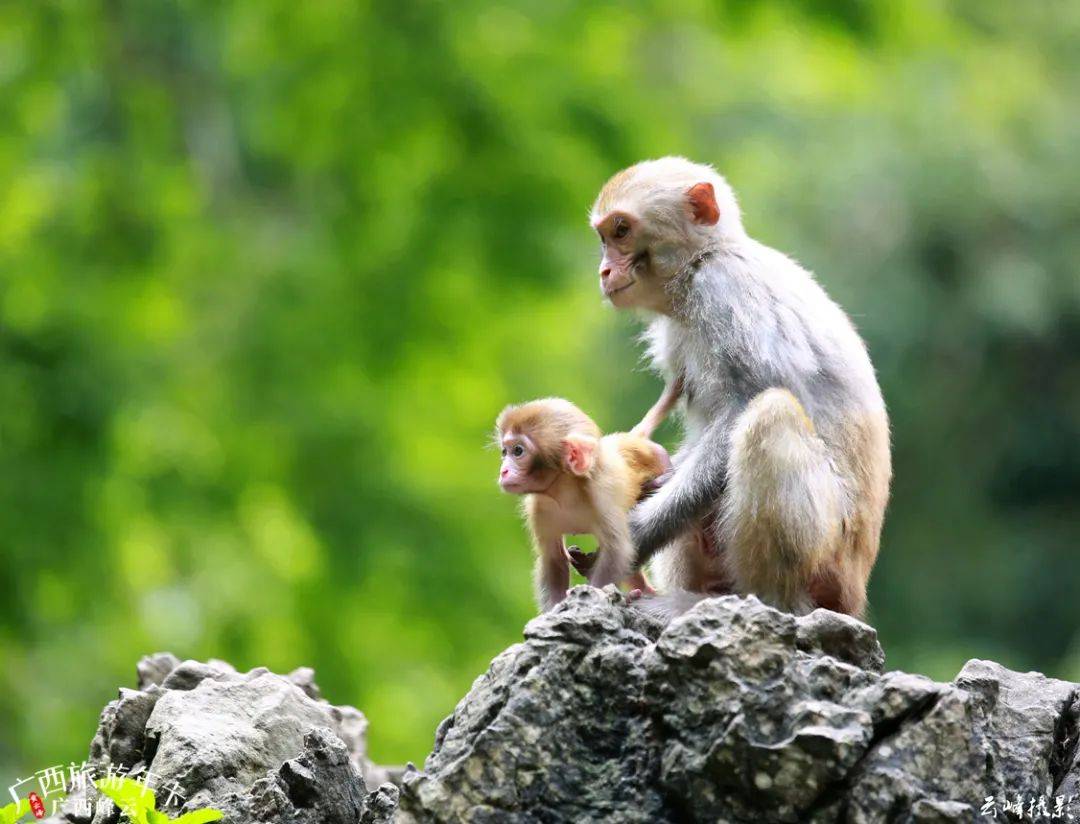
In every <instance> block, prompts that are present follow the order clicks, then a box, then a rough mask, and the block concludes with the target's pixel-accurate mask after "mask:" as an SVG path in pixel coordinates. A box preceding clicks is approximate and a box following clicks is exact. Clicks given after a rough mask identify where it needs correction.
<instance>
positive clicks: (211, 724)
mask: <svg viewBox="0 0 1080 824" xmlns="http://www.w3.org/2000/svg"><path fill="white" fill-rule="evenodd" d="M137 670H138V677H139V689H138V690H130V689H121V690H120V696H119V698H117V700H115V701H113V702H111V703H110V704H108V705H107V706H106V707H105V709H104V711H103V712H102V714H101V722H100V724H99V726H98V731H97V734H96V735H95V736H94V740H93V742H92V743H91V745H90V758H89V759H88V763H89V764H90V765H91V766H92V767H93V768H94V772H95V775H96V776H104V775H107V774H109V771H110V768H111V769H112V770H114V771H116V772H120V773H122V774H126V775H130V776H131V777H133V778H136V779H143V780H147V776H152V778H151V779H150V780H149V781H148V783H149V784H150V785H151V786H152V787H155V788H165V787H168V788H170V789H169V791H168V793H166V792H164V791H162V789H158V792H157V796H158V800H159V807H161V806H164V805H163V804H162V803H161V802H163V801H165V802H167V800H168V798H169V797H170V796H172V795H173V788H174V787H175V790H176V791H175V796H176V798H177V799H183V803H182V810H177V809H175V808H174V809H171V810H170V809H166V810H165V811H166V812H169V813H171V814H173V815H175V814H176V813H177V812H179V811H189V810H194V809H200V808H203V807H214V808H217V809H220V810H222V811H223V812H224V813H225V814H226V818H225V820H226V821H228V822H231V823H232V824H248V823H249V822H252V823H253V822H275V823H276V822H282V824H356V822H360V821H362V822H364V824H380V822H387V821H389V820H391V818H392V815H393V808H394V807H395V806H396V801H397V794H398V790H397V787H396V786H394V785H393V784H388V783H387V784H383V786H381V787H379V788H378V789H377V790H376V791H374V792H371V793H368V791H367V787H368V786H375V785H378V784H379V783H381V782H384V781H385V780H386V779H387V777H388V772H387V771H386V770H385V769H383V768H381V767H378V766H376V765H375V764H373V763H372V762H371V761H370V760H369V759H368V758H367V751H366V730H367V721H366V719H365V718H364V716H363V715H362V714H361V713H360V712H359V711H358V710H356V709H354V708H352V707H335V706H332V705H331V704H328V703H327V702H326V701H323V700H322V698H321V696H320V694H319V689H318V687H317V686H316V685H315V681H314V674H313V673H312V671H311V670H309V669H300V670H297V671H296V672H294V673H292V674H290V675H288V676H282V675H275V674H273V673H271V672H269V671H268V670H266V669H261V668H260V669H255V670H252V671H251V672H249V673H245V674H241V673H238V672H236V670H235V669H233V668H232V667H231V666H229V665H228V664H226V663H224V662H222V661H210V662H209V663H205V664H203V663H199V662H197V661H183V662H181V661H179V660H178V659H177V658H176V657H174V656H172V655H170V654H168V653H161V654H158V655H154V656H150V657H149V658H144V659H143V660H142V661H140V662H139V665H138V668H137ZM86 792H89V793H90V794H91V796H93V797H94V798H93V799H92V800H94V801H95V802H96V790H94V789H93V788H88V789H87V790H86ZM388 800H389V801H390V802H393V803H388ZM76 802H77V798H74V797H73V798H72V799H70V800H69V802H68V803H66V804H65V805H64V807H63V809H62V815H61V816H60V818H58V819H57V821H66V822H74V823H75V824H90V822H92V824H112V822H115V821H116V820H117V818H118V814H117V813H116V811H115V810H113V811H111V812H110V811H109V810H108V808H107V807H106V806H104V805H100V806H99V805H97V804H96V803H95V804H94V805H93V809H94V810H95V813H94V817H93V818H89V817H86V816H85V815H83V814H81V812H80V810H79V805H78V804H77V803H76ZM177 806H180V804H179V802H178V803H177Z"/></svg>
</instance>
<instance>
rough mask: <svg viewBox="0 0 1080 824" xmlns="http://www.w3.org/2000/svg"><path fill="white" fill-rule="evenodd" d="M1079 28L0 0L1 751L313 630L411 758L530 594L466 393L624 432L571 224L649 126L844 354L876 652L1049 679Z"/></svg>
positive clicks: (1064, 449)
mask: <svg viewBox="0 0 1080 824" xmlns="http://www.w3.org/2000/svg"><path fill="white" fill-rule="evenodd" d="M1078 35H1080V11H1078V10H1077V8H1076V6H1075V4H1073V5H1070V4H1064V3H1042V2H1039V3H1032V4H1014V3H1008V2H985V0H978V2H976V0H963V1H962V2H957V3H953V4H949V5H947V6H946V5H942V4H938V3H933V2H929V0H906V2H900V3H888V4H886V3H861V2H860V3H856V2H849V3H842V4H833V3H822V2H816V0H809V1H806V0H773V2H764V3H743V2H736V1H735V0H728V2H716V3H704V2H701V3H691V4H683V5H681V6H680V8H679V10H678V11H675V10H674V7H670V6H666V5H664V4H660V3H638V4H630V5H627V4H620V5H615V4H610V3H594V4H569V3H548V4H542V5H541V4H532V3H526V2H504V3H494V4H493V3H486V2H483V3H482V2H471V0H464V1H463V2H458V3H454V4H452V5H447V4H439V3H417V2H413V3H409V2H406V3H402V2H396V3H387V2H380V1H379V0H375V1H374V2H368V3H344V2H340V3H335V2H321V3H308V4H303V3H300V4H297V3H286V2H276V0H275V1H274V2H265V3H253V2H231V3H207V2H180V3H175V4H169V5H160V4H159V5H156V6H147V5H140V4H135V3H128V2H110V3H70V2H65V1H64V0H43V2H39V3H31V4H21V5H7V6H5V7H4V8H3V10H2V11H0V124H2V125H0V184H2V185H0V400H2V401H3V402H2V403H0V523H3V526H4V529H3V531H2V532H0V562H2V564H3V570H4V574H3V576H0V598H2V599H3V602H4V603H5V604H6V605H8V607H7V608H6V609H5V611H4V614H3V616H2V617H0V661H2V662H3V668H2V673H0V729H3V730H4V732H3V734H2V735H0V768H3V769H4V770H5V771H6V772H10V773H12V774H15V773H18V772H19V770H20V769H22V770H24V771H25V770H27V769H30V770H31V771H32V770H33V769H37V768H38V767H41V766H43V765H45V764H47V763H53V762H55V761H58V760H66V759H69V758H70V759H74V758H78V757H81V756H82V754H83V753H84V751H85V747H86V742H87V741H88V740H89V738H90V735H91V732H92V729H93V725H94V722H95V719H96V714H97V711H98V709H99V708H100V706H101V705H102V703H103V702H104V701H105V700H107V699H108V698H109V697H111V695H112V694H113V690H114V688H115V686H116V685H117V684H118V683H128V682H129V681H130V680H131V669H132V664H133V662H134V661H135V660H136V659H137V658H138V656H139V655H141V654H143V653H145V652H150V651H153V650H155V649H159V648H172V649H173V651H174V652H176V653H177V654H179V655H182V656H191V657H203V658H205V657H210V656H217V657H223V658H227V659H229V660H231V661H232V662H233V663H235V664H236V665H238V666H241V667H251V666H256V665H267V666H271V667H274V668H276V669H279V670H288V669H291V668H293V667H295V666H299V665H301V664H305V665H312V666H314V667H316V669H317V670H318V672H319V677H320V682H321V684H322V686H323V688H324V692H325V693H326V694H327V695H328V696H329V697H330V698H331V699H332V700H334V701H336V702H351V703H355V704H356V705H357V706H359V707H361V708H362V709H364V710H365V712H367V713H368V714H369V716H370V717H371V721H372V727H371V737H372V748H373V755H374V756H375V757H376V758H377V759H380V760H384V761H403V760H405V759H412V760H414V761H419V760H420V759H421V758H422V757H423V755H424V754H425V753H426V752H427V750H428V749H429V747H430V744H431V741H432V736H433V731H434V728H435V726H436V724H437V722H438V720H439V719H440V718H441V717H442V716H444V715H445V714H446V713H447V712H449V711H450V709H451V708H452V707H453V704H454V702H455V701H456V700H457V698H458V697H460V696H461V695H462V694H463V693H464V692H465V690H466V689H467V687H468V685H469V683H470V682H471V680H472V679H473V678H474V677H475V676H476V675H477V674H479V673H480V672H481V671H482V670H483V668H484V667H485V666H486V664H487V661H488V660H489V659H490V657H491V656H492V655H494V654H495V653H496V652H498V651H499V650H501V649H502V648H503V647H505V646H506V645H507V644H509V643H511V642H513V641H515V640H517V639H518V638H519V637H520V630H521V626H522V623H523V622H524V621H525V620H526V619H527V618H528V617H529V616H530V615H531V614H532V612H533V607H532V604H531V600H530V588H529V567H530V557H529V550H528V547H527V542H526V540H525V538H524V535H523V533H522V531H521V527H520V524H519V521H518V516H517V512H516V507H515V504H514V502H513V501H511V500H510V499H508V498H505V497H501V496H500V495H499V494H498V492H497V488H496V486H495V483H494V473H495V471H496V463H495V460H494V456H493V455H492V453H491V452H490V451H488V450H486V449H485V448H484V447H485V444H486V442H487V439H488V435H489V431H490V427H491V426H492V423H493V420H494V416H495V414H496V413H497V412H498V410H499V409H500V408H501V407H502V406H503V405H504V404H505V403H507V402H511V401H518V400H522V399H525V398H529V397H536V396H541V395H549V394H559V395H565V396H567V397H570V398H572V399H574V400H575V401H577V402H578V403H580V404H581V405H582V406H583V407H584V408H585V409H587V410H588V411H589V412H590V413H592V414H593V415H594V416H595V417H596V418H597V419H598V421H600V422H601V424H602V425H603V426H605V427H607V428H609V429H616V428H624V427H627V426H629V425H631V424H632V423H633V422H635V421H636V420H637V419H638V417H639V416H640V414H641V412H642V411H643V410H644V409H646V408H647V407H648V405H649V403H650V402H651V401H652V399H653V397H654V394H655V393H656V392H657V391H658V389H659V386H658V383H657V382H656V381H655V380H653V379H652V378H650V377H648V376H646V375H645V374H644V373H643V372H642V371H641V370H640V369H639V368H638V357H639V352H638V349H637V348H636V346H635V344H634V342H633V335H634V333H635V331H636V328H637V327H636V325H635V324H634V322H633V321H632V320H631V319H630V318H626V317H622V316H616V315H615V314H614V313H612V312H611V311H609V310H607V309H605V307H603V306H602V305H601V302H600V300H599V295H598V291H597V288H596V285H595V283H594V274H593V273H594V270H595V263H596V249H595V243H594V240H593V238H592V235H591V233H590V231H589V230H588V227H587V225H586V221H585V215H586V211H587V209H588V206H589V205H590V202H591V199H592V197H593V196H594V194H595V192H596V190H597V189H598V187H599V186H600V184H601V183H602V182H603V181H604V179H605V178H606V177H607V176H608V175H609V174H611V173H612V172H614V171H615V170H616V169H618V168H619V167H621V166H624V165H627V164H629V163H631V162H634V161H636V160H639V159H642V158H645V157H655V156H658V155H662V154H667V153H682V154H686V155H689V156H691V157H694V158H695V159H699V160H703V161H707V162H713V163H715V164H717V166H718V168H719V169H720V170H721V171H722V172H723V173H724V174H726V175H727V176H728V177H729V179H730V180H731V182H732V184H733V185H734V186H735V188H736V190H737V192H738V193H739V194H740V198H741V202H742V205H743V208H744V213H745V217H746V221H747V224H748V227H749V228H750V230H751V232H752V233H753V234H755V235H756V236H758V237H759V238H760V239H762V240H763V241H765V242H768V243H770V244H772V245H775V246H777V247H779V248H781V249H784V250H786V251H789V252H791V253H793V254H795V255H796V256H797V257H799V258H800V260H802V261H803V262H804V263H806V264H807V265H809V266H810V267H811V268H813V269H814V270H815V271H816V272H818V273H819V277H820V278H821V280H822V281H823V283H824V284H825V285H826V287H827V288H828V289H829V290H830V292H831V293H832V294H833V295H834V296H835V297H836V298H837V299H838V300H840V302H841V303H842V304H843V305H844V306H845V307H846V308H847V309H848V310H849V311H850V312H851V313H852V315H853V316H854V318H855V320H856V322H857V324H858V325H859V327H860V329H861V330H862V332H863V333H864V335H865V336H866V338H867V340H868V342H869V344H870V348H871V351H872V354H873V356H874V359H875V363H876V365H877V367H878V370H879V373H880V376H881V379H882V383H883V386H884V390H885V394H886V398H887V400H888V402H889V405H890V408H891V410H892V415H893V429H894V440H895V444H896V483H895V489H894V496H893V503H892V507H891V510H890V513H889V516H888V520H887V525H886V535H885V541H884V548H883V551H882V555H881V559H880V563H879V566H878V568H877V571H876V573H875V577H874V580H873V582H872V588H871V601H872V619H873V620H874V622H875V623H876V624H877V626H878V627H879V629H880V631H881V634H882V638H883V641H884V643H885V646H886V649H887V650H888V653H889V656H890V664H891V665H892V666H897V667H909V668H914V669H923V670H924V671H928V672H930V674H932V675H935V676H938V677H948V676H950V675H951V674H952V672H953V671H954V670H955V669H957V668H958V667H959V666H960V664H961V663H962V661H963V660H964V659H965V658H967V657H971V656H977V655H982V656H992V657H996V658H999V659H1000V660H1003V662H1004V663H1006V664H1007V665H1011V666H1014V667H1019V668H1027V667H1038V668H1041V669H1044V670H1048V671H1050V672H1052V673H1058V674H1061V675H1067V676H1071V677H1074V678H1076V677H1080V655H1077V653H1076V649H1077V646H1076V644H1077V641H1076V626H1077V621H1078V618H1080V606H1078V602H1077V599H1076V598H1075V596H1074V594H1073V592H1072V584H1073V581H1075V580H1076V577H1077V575H1078V574H1080V558H1078V557H1077V556H1076V553H1075V536H1076V534H1077V532H1078V527H1080V523H1078V521H1080V514H1078V512H1077V507H1076V501H1077V500H1078V493H1080V451H1078V447H1077V444H1078V443H1080V420H1078V417H1080V397H1078V394H1080V357H1078V352H1080V320H1078V311H1077V308H1078V303H1080V273H1078V269H1077V265H1076V261H1077V260H1078V259H1080V231H1078V229H1080V195H1078V194H1077V193H1078V192H1080V164H1077V163H1076V162H1075V148H1076V146H1077V145H1080V105H1078V103H1080V101H1078V100H1077V89H1078V88H1080V55H1078V53H1077V50H1076V49H1075V43H1076V42H1077V36H1078ZM665 434H666V435H667V437H668V438H669V439H670V440H673V439H675V438H676V437H677V429H676V428H673V427H668V428H667V429H666V430H665ZM911 615H918V616H919V621H918V622H913V621H911V620H910V616H911ZM1033 628H1037V629H1038V631H1037V632H1035V633H1033V632H1032V629H1033ZM1070 650H1072V652H1070Z"/></svg>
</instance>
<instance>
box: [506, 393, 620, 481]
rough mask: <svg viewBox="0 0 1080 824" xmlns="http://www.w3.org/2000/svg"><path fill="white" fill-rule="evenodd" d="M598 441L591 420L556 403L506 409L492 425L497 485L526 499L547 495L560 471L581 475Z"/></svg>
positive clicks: (571, 407) (549, 401)
mask: <svg viewBox="0 0 1080 824" xmlns="http://www.w3.org/2000/svg"><path fill="white" fill-rule="evenodd" d="M599 438H600V429H599V427H597V425H596V424H595V423H593V421H592V419H591V418H590V417H589V416H588V415H586V414H585V413H584V412H582V411H581V410H580V409H578V408H577V407H576V406H574V404H572V403H570V402H569V401H565V400H562V399H561V398H545V399H543V400H538V401H530V402H529V403H523V404H520V405H518V406H508V407H506V409H504V410H503V411H502V413H500V415H499V418H498V420H497V421H496V422H495V442H496V444H497V446H498V447H499V451H500V453H501V454H502V463H501V465H500V467H499V486H500V487H502V490H503V491H504V492H509V493H510V494H512V495H527V494H530V493H535V492H545V491H547V490H548V489H550V488H551V486H552V484H554V483H555V481H556V480H557V479H558V478H559V476H560V475H561V474H563V473H565V472H570V473H572V474H574V475H585V474H586V473H587V472H588V471H589V469H590V468H591V466H592V458H593V453H594V449H595V444H596V442H597V441H598V440H599Z"/></svg>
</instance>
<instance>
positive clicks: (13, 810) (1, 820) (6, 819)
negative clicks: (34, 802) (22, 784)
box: [0, 798, 30, 824]
mask: <svg viewBox="0 0 1080 824" xmlns="http://www.w3.org/2000/svg"><path fill="white" fill-rule="evenodd" d="M28 812H30V802H29V801H27V800H26V799H25V798H24V799H21V800H20V801H16V802H15V803H14V804H8V805H7V806H6V807H0V824H15V822H16V821H18V820H19V819H20V818H22V817H23V816H24V815H26V814H27V813H28Z"/></svg>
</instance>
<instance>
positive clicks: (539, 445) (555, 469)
mask: <svg viewBox="0 0 1080 824" xmlns="http://www.w3.org/2000/svg"><path fill="white" fill-rule="evenodd" d="M495 430H496V431H495V438H496V440H497V441H498V444H499V447H500V449H501V451H502V466H501V467H500V469H499V486H501V487H502V489H503V491H504V492H509V493H510V494H512V495H524V496H525V505H524V511H525V518H526V521H527V523H528V526H529V531H530V532H531V533H532V538H533V546H534V548H535V550H536V568H535V573H534V576H533V579H534V584H535V588H536V601H537V604H538V605H539V607H540V609H541V610H542V611H546V610H549V609H551V608H552V607H553V606H555V605H556V604H557V603H559V601H561V600H562V599H563V598H565V597H566V590H567V588H568V587H569V586H570V556H569V554H568V552H567V549H566V545H565V543H564V541H563V536H564V535H582V534H589V535H593V536H595V537H596V540H597V544H598V550H597V552H596V553H594V554H593V556H592V560H591V563H590V565H589V568H588V579H589V583H590V584H591V585H592V586H595V587H603V586H607V585H608V584H617V583H620V582H623V581H626V583H627V585H628V586H629V587H630V588H631V589H640V590H642V591H644V592H650V591H651V590H650V588H649V586H648V583H647V582H646V580H645V577H644V575H642V573H640V572H636V573H635V572H634V570H633V567H634V546H633V544H632V543H631V541H630V530H629V527H628V522H627V513H628V512H629V511H630V509H631V507H633V506H634V504H635V503H637V501H638V499H639V498H640V497H641V494H642V491H643V489H644V488H645V487H646V484H648V483H649V482H650V481H653V480H655V479H656V478H657V477H659V476H660V475H663V474H664V473H665V472H667V471H669V470H670V469H671V461H670V460H669V459H668V454H667V452H666V451H665V450H664V448H663V447H662V446H660V445H659V444H656V443H653V442H652V441H650V440H648V438H647V437H643V436H642V435H640V434H633V433H615V434H611V435H603V433H601V431H600V427H598V426H597V425H596V424H595V423H594V422H593V420H592V418H590V417H589V416H588V415H586V414H585V413H584V412H582V411H581V410H580V409H578V408H577V407H576V406H574V404H572V403H570V401H566V400H562V399H560V398H545V399H543V400H538V401H530V402H529V403H523V404H520V405H518V406H508V407H507V408H506V409H504V410H503V411H502V413H501V414H500V415H499V418H498V420H497V421H496V422H495ZM650 434H651V431H650Z"/></svg>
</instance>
